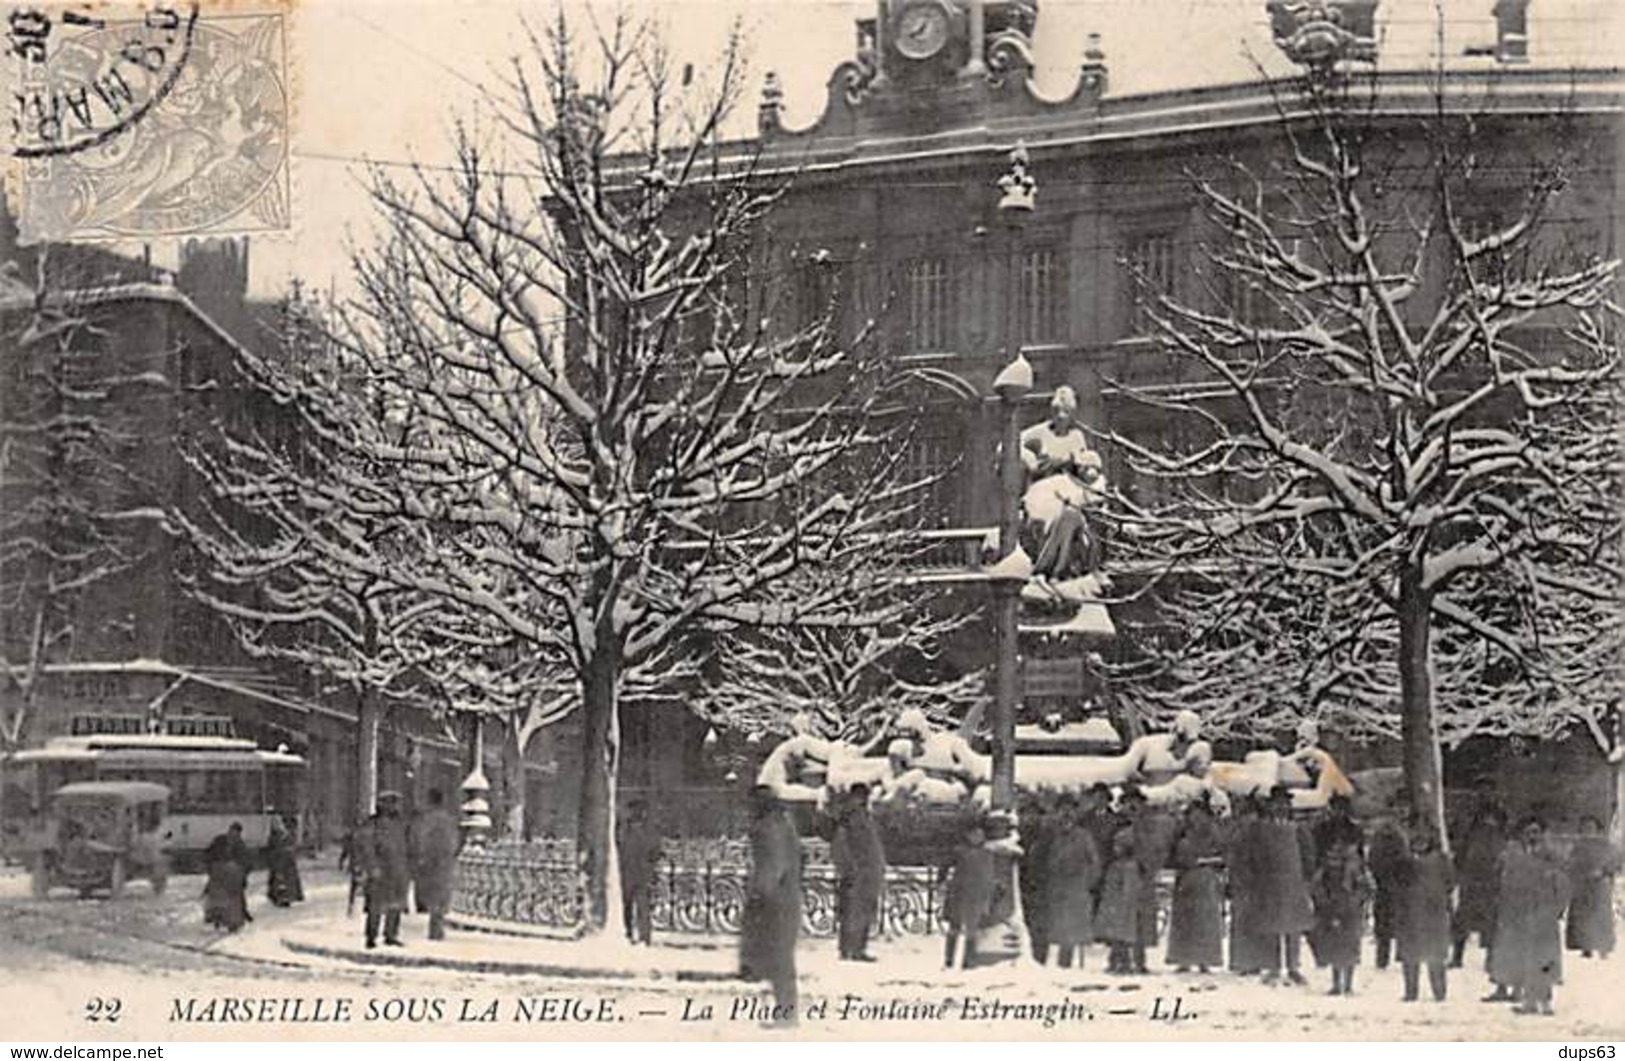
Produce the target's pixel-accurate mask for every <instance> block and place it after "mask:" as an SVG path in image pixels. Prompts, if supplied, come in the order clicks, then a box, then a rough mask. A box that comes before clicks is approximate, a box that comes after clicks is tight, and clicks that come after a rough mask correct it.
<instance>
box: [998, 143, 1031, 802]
mask: <svg viewBox="0 0 1625 1061" xmlns="http://www.w3.org/2000/svg"><path fill="white" fill-rule="evenodd" d="M1027 164H1028V158H1027V148H1026V145H1024V144H1021V143H1017V144H1016V146H1015V148H1014V149H1013V150H1012V151H1011V152H1010V171H1009V172H1008V173H1006V174H1005V175H1004V176H1003V177H1000V178H999V189H1000V191H1001V192H1002V193H1003V194H1002V195H1001V196H1000V197H999V216H1000V217H1001V218H1003V219H1004V223H1005V228H1006V230H1007V231H1008V233H1009V259H1008V261H1007V263H1006V266H1005V274H1006V275H1005V298H1004V349H1005V354H1006V356H1009V357H1011V358H1012V360H1011V361H1010V363H1009V364H1008V365H1006V366H1005V367H1004V369H1003V370H1002V371H1001V372H1000V373H999V374H998V376H997V377H996V378H995V379H994V380H993V392H994V394H996V395H997V396H998V399H999V412H1000V415H1001V424H1002V438H1001V443H1000V446H999V454H1000V459H999V494H1000V503H1001V511H1000V515H999V557H1000V562H999V563H998V564H997V565H995V571H996V572H998V573H999V577H997V578H996V580H995V582H994V587H995V592H996V594H997V597H998V604H999V612H998V614H999V628H998V648H999V651H998V676H997V685H996V689H995V698H994V713H993V807H994V809H995V810H1001V811H1012V810H1014V809H1015V797H1016V785H1015V777H1016V762H1015V744H1016V701H1017V700H1018V699H1019V698H1020V685H1019V683H1020V681H1021V659H1020V654H1019V652H1018V651H1017V644H1016V639H1017V638H1018V637H1019V636H1020V635H1019V630H1018V629H1017V625H1018V620H1019V618H1020V614H1019V613H1020V608H1021V588H1022V586H1023V585H1025V583H1026V580H1027V577H1028V576H1029V575H1030V574H1031V573H1032V572H1031V566H1032V565H1031V564H1030V563H1027V562H1026V559H1027V558H1026V557H1025V556H1024V555H1023V556H1020V557H1018V556H1017V553H1018V551H1019V550H1020V549H1021V542H1020V532H1021V491H1022V479H1023V478H1024V476H1023V473H1022V465H1021V420H1020V417H1021V401H1022V399H1023V398H1025V397H1026V396H1027V395H1028V394H1030V393H1031V392H1032V389H1033V367H1032V365H1030V364H1028V362H1027V359H1026V358H1025V357H1023V356H1022V354H1021V318H1020V313H1019V306H1020V301H1021V231H1022V228H1023V226H1024V225H1025V223H1026V221H1027V218H1028V217H1029V216H1030V215H1031V214H1032V212H1033V205H1034V199H1035V197H1036V195H1037V192H1038V183H1037V182H1036V181H1035V180H1033V177H1032V174H1031V173H1029V172H1028V171H1027ZM990 573H993V572H990Z"/></svg>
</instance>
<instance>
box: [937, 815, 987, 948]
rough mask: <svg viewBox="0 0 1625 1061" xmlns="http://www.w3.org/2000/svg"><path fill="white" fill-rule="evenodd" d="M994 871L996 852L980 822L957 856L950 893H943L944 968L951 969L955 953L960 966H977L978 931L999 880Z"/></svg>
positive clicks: (984, 921) (950, 880)
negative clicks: (945, 943)
mask: <svg viewBox="0 0 1625 1061" xmlns="http://www.w3.org/2000/svg"><path fill="white" fill-rule="evenodd" d="M994 872H995V863H994V856H993V852H991V851H989V850H988V849H987V833H986V832H984V831H983V829H982V827H981V826H980V825H973V826H971V828H970V829H969V830H968V831H967V832H966V833H965V839H964V842H963V843H961V844H960V847H959V851H958V853H957V854H956V855H955V857H954V867H953V871H952V872H951V873H950V874H949V877H948V888H947V894H946V895H945V896H944V897H943V904H942V916H943V920H945V921H947V923H948V938H947V946H946V948H945V949H944V951H943V968H946V969H952V968H953V967H954V958H955V957H956V955H957V956H958V958H959V967H960V968H961V969H969V968H972V967H973V966H975V964H976V933H978V932H980V931H981V930H982V926H983V925H984V924H986V923H987V920H988V917H989V915H990V914H991V912H992V909H993V898H994V891H995V888H996V886H997V883H998V882H997V881H996V880H995V879H994ZM961 939H963V940H964V951H963V952H960V950H959V945H960V940H961Z"/></svg>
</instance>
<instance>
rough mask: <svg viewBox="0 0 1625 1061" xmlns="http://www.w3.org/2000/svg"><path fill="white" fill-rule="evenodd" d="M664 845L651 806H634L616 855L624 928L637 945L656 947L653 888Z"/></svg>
mask: <svg viewBox="0 0 1625 1061" xmlns="http://www.w3.org/2000/svg"><path fill="white" fill-rule="evenodd" d="M663 846H664V845H663V844H662V843H661V839H660V834H659V832H657V831H656V830H655V827H654V823H653V822H651V821H650V820H649V808H648V805H647V804H645V803H644V802H643V801H642V800H636V801H634V802H633V803H631V804H630V805H629V806H628V807H627V808H626V815H625V816H624V817H623V818H622V819H621V823H620V829H619V832H618V835H617V836H616V838H615V856H616V859H617V860H618V864H619V866H620V867H621V927H622V929H623V930H624V931H625V932H626V941H627V942H628V943H632V944H634V945H635V944H638V943H642V944H643V945H644V946H653V945H654V886H655V876H656V874H657V873H659V871H660V856H661V853H662V849H663Z"/></svg>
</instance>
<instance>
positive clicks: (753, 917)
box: [739, 786, 801, 1024]
mask: <svg viewBox="0 0 1625 1061" xmlns="http://www.w3.org/2000/svg"><path fill="white" fill-rule="evenodd" d="M751 802H752V810H753V812H754V815H755V820H754V822H753V823H752V825H751V831H750V854H751V866H750V878H749V881H748V883H747V887H746V894H745V909H744V913H743V916H742V918H741V921H740V933H739V975H740V978H741V979H744V980H766V981H767V982H768V983H769V984H770V985H772V988H773V1002H774V1007H775V1014H774V1019H775V1022H776V1023H781V1024H793V1023H795V1021H796V1018H797V1014H796V936H797V935H798V934H799V933H800V931H801V838H800V836H798V835H797V834H796V827H795V825H794V824H793V823H792V822H791V821H790V816H789V815H788V814H786V813H785V810H784V808H783V807H782V806H781V805H780V804H779V801H778V799H777V798H775V797H774V795H773V790H772V789H770V788H767V787H766V786H760V787H758V788H757V789H756V790H755V791H754V792H753V793H752V794H751Z"/></svg>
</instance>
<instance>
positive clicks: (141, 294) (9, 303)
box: [0, 283, 245, 356]
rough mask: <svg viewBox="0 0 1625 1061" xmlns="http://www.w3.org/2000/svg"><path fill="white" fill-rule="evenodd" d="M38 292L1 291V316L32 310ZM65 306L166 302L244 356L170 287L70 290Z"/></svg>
mask: <svg viewBox="0 0 1625 1061" xmlns="http://www.w3.org/2000/svg"><path fill="white" fill-rule="evenodd" d="M34 295H35V293H34V291H33V289H32V288H29V287H27V285H20V284H13V285H11V286H10V287H6V288H0V313H7V312H15V311H18V310H26V309H30V308H32V307H33V305H34ZM63 295H64V297H63V300H62V301H63V302H64V303H65V304H66V305H68V306H73V307H83V306H100V305H105V304H106V303H110V302H137V301H144V302H164V303H168V304H169V305H172V306H177V307H179V308H180V309H182V310H184V311H185V312H186V313H189V314H191V316H192V317H194V318H195V319H196V320H197V321H198V323H199V324H201V325H203V327H204V329H205V330H206V331H208V332H210V333H211V334H213V335H214V337H215V338H216V339H218V340H220V342H222V343H224V344H225V345H226V347H227V349H229V350H230V351H231V352H232V353H233V354H236V355H238V356H242V355H243V354H244V352H245V351H244V350H243V347H242V344H241V343H239V342H238V341H237V340H236V339H233V338H232V337H231V334H230V333H229V332H227V331H226V330H225V329H224V328H222V327H220V325H219V324H217V323H216V322H215V320H214V318H213V317H211V316H209V315H208V314H207V313H205V312H203V311H202V310H201V309H199V308H198V305H197V303H195V302H193V301H192V300H191V299H190V298H188V297H187V296H186V293H185V292H184V291H181V290H180V289H179V288H176V287H171V286H170V285H168V284H153V283H127V284H108V285H105V286H102V287H82V288H70V289H69V290H67V291H65V292H64V293H63Z"/></svg>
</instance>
